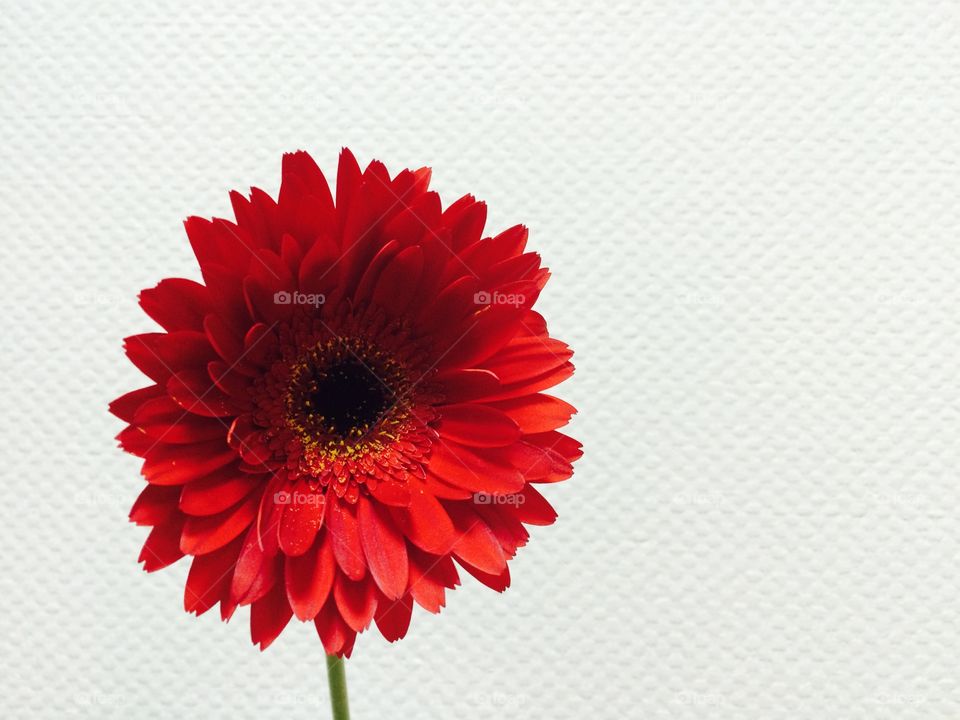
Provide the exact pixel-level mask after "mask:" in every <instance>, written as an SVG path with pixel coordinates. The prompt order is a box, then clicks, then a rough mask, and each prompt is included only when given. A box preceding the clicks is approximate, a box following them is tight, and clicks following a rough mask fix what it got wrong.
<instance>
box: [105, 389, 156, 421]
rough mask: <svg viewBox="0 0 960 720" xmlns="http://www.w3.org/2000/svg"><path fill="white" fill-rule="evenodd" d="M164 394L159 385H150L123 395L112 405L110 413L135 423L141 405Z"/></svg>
mask: <svg viewBox="0 0 960 720" xmlns="http://www.w3.org/2000/svg"><path fill="white" fill-rule="evenodd" d="M163 394H164V392H163V388H161V387H160V386H159V385H149V386H147V387H145V388H140V389H139V390H134V391H132V392H128V393H127V394H126V395H121V396H120V397H118V398H117V399H116V400H114V401H113V402H112V403H110V412H112V413H113V414H114V415H116V416H117V417H118V418H120V419H121V420H123V421H124V422H128V423H129V422H133V417H134V415H136V412H137V410H139V409H140V406H141V405H143V404H144V403H145V402H147V401H148V400H153V399H154V398H158V397H160V396H162V395H163Z"/></svg>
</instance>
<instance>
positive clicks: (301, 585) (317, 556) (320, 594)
mask: <svg viewBox="0 0 960 720" xmlns="http://www.w3.org/2000/svg"><path fill="white" fill-rule="evenodd" d="M336 569H337V565H336V560H335V559H334V557H333V546H332V545H331V544H330V543H329V542H328V541H327V540H326V537H324V536H321V537H320V538H319V539H318V540H317V542H315V543H314V544H313V546H312V547H311V548H310V550H308V551H307V552H306V553H304V554H303V555H300V556H298V557H288V558H287V559H286V561H285V566H284V575H285V578H286V585H287V599H288V600H289V601H290V606H291V607H292V608H293V612H294V613H295V614H296V616H297V618H299V619H300V620H304V621H305V620H312V619H313V618H314V617H316V615H317V613H319V612H320V608H322V607H323V603H324V602H325V601H326V599H327V596H328V595H329V594H330V588H331V587H332V586H333V578H334V575H335V574H336Z"/></svg>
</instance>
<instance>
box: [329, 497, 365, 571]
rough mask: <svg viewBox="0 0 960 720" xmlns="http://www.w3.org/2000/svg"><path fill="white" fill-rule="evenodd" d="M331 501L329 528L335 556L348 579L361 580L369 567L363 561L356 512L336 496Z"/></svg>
mask: <svg viewBox="0 0 960 720" xmlns="http://www.w3.org/2000/svg"><path fill="white" fill-rule="evenodd" d="M329 501H330V508H329V509H328V510H327V527H328V528H329V531H330V533H329V534H330V541H331V543H332V545H333V554H334V556H335V557H336V558H337V564H338V565H339V566H340V569H341V570H343V572H344V573H346V575H347V577H349V578H350V579H351V580H359V579H360V578H362V577H363V576H364V575H365V574H366V572H367V565H366V562H365V561H364V559H363V546H362V545H361V543H360V531H359V529H358V527H357V516H356V514H355V513H356V510H355V509H354V506H352V505H350V504H349V503H344V502H340V501H339V500H336V499H335V496H333V497H331V498H330V500H329Z"/></svg>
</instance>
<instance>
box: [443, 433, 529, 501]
mask: <svg viewBox="0 0 960 720" xmlns="http://www.w3.org/2000/svg"><path fill="white" fill-rule="evenodd" d="M429 468H430V472H431V473H433V474H435V475H436V476H437V477H438V478H440V479H441V480H443V481H444V482H448V483H451V484H453V485H456V486H457V487H462V488H465V489H467V490H471V491H472V492H489V493H512V492H516V491H517V490H519V489H520V488H522V487H523V476H522V475H521V474H520V472H519V471H518V470H517V469H516V468H514V467H512V466H509V465H506V464H503V463H499V462H496V461H495V460H494V459H493V456H492V454H491V453H484V454H482V455H481V454H480V453H479V452H474V451H472V450H470V449H469V448H466V447H464V446H462V445H458V444H457V443H454V442H451V441H449V440H441V441H438V442H436V443H434V444H433V447H432V449H431V454H430V464H429Z"/></svg>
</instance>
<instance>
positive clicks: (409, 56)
mask: <svg viewBox="0 0 960 720" xmlns="http://www.w3.org/2000/svg"><path fill="white" fill-rule="evenodd" d="M0 6H2V7H0V10H2V12H0V68H2V81H0V82H2V92H0V116H2V128H3V132H2V137H0V228H2V229H0V235H2V240H0V288H2V299H3V302H2V306H3V313H2V315H0V318H2V319H0V333H2V339H3V341H2V343H0V379H2V385H3V391H2V403H0V407H2V411H0V412H2V429H3V450H2V458H3V462H2V463H0V468H2V469H0V472H2V474H3V488H4V490H3V494H4V502H3V503H2V504H0V539H2V544H3V549H4V550H3V552H2V553H0V597H2V612H0V631H2V648H3V650H2V653H0V715H3V716H5V717H11V718H27V719H31V718H63V717H78V718H168V717H187V718H193V717H196V718H201V717H202V718H241V717H257V718H324V717H328V716H329V715H328V714H329V708H328V705H327V702H328V699H327V691H326V685H325V683H326V679H325V670H324V661H323V651H322V647H321V645H320V643H319V641H318V640H317V638H316V633H315V632H314V630H313V628H312V626H310V625H305V626H303V627H290V628H288V629H287V630H286V631H285V633H284V634H283V635H282V636H281V637H280V639H279V640H278V641H277V642H276V643H275V644H274V645H273V646H272V647H271V648H269V649H268V650H267V651H266V652H265V653H263V654H261V653H260V652H259V651H258V650H256V649H255V648H254V647H253V646H252V645H251V644H250V641H249V633H248V629H247V618H246V611H240V612H238V614H237V616H236V617H235V618H234V620H233V621H232V622H231V623H229V624H227V625H224V624H222V623H220V622H219V619H218V618H216V617H214V616H213V615H214V614H213V613H211V614H210V615H205V616H204V617H202V618H201V619H199V620H197V619H196V618H194V617H193V616H189V615H187V614H185V613H184V612H183V610H182V605H181V603H182V592H183V590H182V588H183V580H184V577H185V574H186V565H185V563H181V564H179V565H177V566H175V567H174V568H172V569H168V570H165V571H162V572H159V573H155V574H152V575H146V574H145V573H143V571H142V570H141V569H140V568H139V567H138V565H137V563H136V558H137V554H138V553H139V549H140V545H141V544H142V542H143V540H144V537H145V535H146V530H145V529H143V528H137V527H135V526H133V525H131V524H129V523H128V522H127V520H126V515H127V511H128V509H129V506H130V504H131V503H132V501H133V499H134V498H135V497H136V494H137V492H138V491H139V489H140V487H141V483H142V480H141V479H140V478H139V476H138V468H139V463H138V462H137V460H136V459H135V458H132V457H130V456H124V455H123V454H122V453H121V452H120V451H119V450H117V449H116V447H115V444H114V441H113V436H114V435H115V434H116V433H117V432H118V431H119V430H120V429H121V427H122V425H121V423H120V422H119V421H118V420H116V419H115V418H113V417H111V416H109V415H108V414H107V412H106V404H107V402H108V401H109V400H111V399H113V398H114V397H115V396H117V395H119V394H120V393H122V392H124V391H125V390H127V389H128V388H131V387H135V386H137V384H138V383H139V382H140V376H139V373H138V372H137V371H136V370H135V369H134V368H133V367H132V366H131V365H130V364H129V363H128V362H127V361H126V360H125V358H124V357H123V354H122V350H121V344H120V341H121V338H122V337H124V336H126V335H130V334H134V333H136V332H143V331H148V330H150V329H152V325H151V323H150V322H149V320H148V319H147V318H146V317H145V316H144V315H143V314H142V313H141V311H140V310H139V308H138V307H137V305H136V301H135V296H136V293H137V292H138V291H139V290H140V289H142V288H144V287H148V286H152V285H153V284H155V283H156V281H157V280H158V279H159V278H161V277H165V276H178V275H179V276H185V277H197V276H198V271H197V268H196V266H195V262H194V260H193V259H192V254H191V252H190V249H189V246H188V244H187V241H186V237H185V235H184V233H183V228H182V225H181V222H182V220H183V218H184V217H186V216H187V215H191V214H197V215H203V216H210V215H224V214H225V213H228V212H229V201H228V197H227V191H228V190H230V189H232V188H241V189H245V188H246V187H248V186H250V185H257V186H260V187H263V188H265V189H266V190H268V191H270V192H275V191H276V189H277V187H278V184H279V179H280V156H281V153H282V152H284V151H289V150H293V149H297V148H303V149H306V150H309V151H310V152H311V153H312V154H313V155H314V157H315V158H316V159H317V161H318V163H319V164H320V165H321V167H323V168H324V169H325V170H330V171H332V170H333V168H334V167H335V163H336V158H337V154H338V152H339V150H340V147H341V146H343V145H347V146H349V147H350V148H351V149H352V150H353V151H354V152H355V153H356V154H357V156H358V158H359V159H360V160H361V162H364V163H365V162H368V161H369V160H371V159H373V158H378V159H381V160H383V161H384V162H386V163H387V165H388V166H389V167H390V168H392V169H395V168H400V167H406V166H413V167H418V166H421V165H430V166H432V167H433V168H434V185H435V187H436V188H437V189H438V190H439V191H440V192H441V194H442V196H443V198H444V200H445V201H446V202H450V201H452V200H454V199H456V198H457V197H459V196H460V195H462V194H464V193H466V192H472V193H474V194H476V195H477V196H478V197H479V198H482V199H484V200H486V201H487V202H488V204H489V209H490V213H489V222H488V229H489V230H491V231H497V230H499V229H503V228H506V227H508V226H510V225H513V224H515V223H518V222H523V223H526V224H527V225H529V227H530V228H531V239H530V245H531V247H533V248H535V249H537V250H539V251H540V252H541V253H542V254H543V256H544V258H545V263H546V264H547V265H549V266H550V267H551V269H552V271H553V279H552V280H551V282H550V284H549V285H548V287H547V290H546V292H545V293H544V295H543V297H542V298H541V301H540V303H541V306H542V309H543V311H544V313H545V314H546V315H547V317H548V318H549V319H550V326H551V331H552V332H553V333H554V334H556V335H557V336H558V337H560V338H561V339H563V340H565V341H567V342H569V343H570V344H571V345H572V346H573V347H574V348H575V349H576V351H577V355H576V357H575V362H576V364H577V374H576V375H575V377H574V378H573V379H572V380H571V381H570V382H568V383H566V384H565V385H564V386H563V387H562V389H561V390H560V392H559V394H560V395H561V396H562V397H564V398H565V399H567V400H569V401H571V402H572V403H573V404H575V405H576V406H577V407H578V408H579V410H580V413H579V415H578V416H577V417H576V418H575V420H574V423H573V424H572V426H571V433H572V434H573V435H575V436H576V437H577V438H578V439H580V440H582V441H583V442H584V446H585V451H586V455H585V457H584V458H583V460H581V461H580V462H579V463H578V465H577V471H576V474H575V475H574V477H573V479H572V480H571V481H569V482H565V483H561V484H559V485H556V486H552V487H548V488H547V489H546V494H547V496H548V498H549V500H550V501H551V502H552V503H553V504H554V506H555V507H556V508H557V510H558V512H559V513H560V518H559V520H558V522H557V524H556V525H555V526H553V527H551V528H535V529H534V530H533V533H532V535H533V537H532V541H531V543H530V544H529V546H528V547H526V548H524V549H523V550H521V552H520V554H519V556H518V558H517V560H516V561H515V563H513V564H512V571H513V572H512V574H513V586H512V587H511V588H510V590H508V591H507V592H506V593H505V594H503V595H498V594H496V593H494V592H492V591H490V590H488V589H486V588H484V587H482V586H481V585H479V583H476V582H474V581H473V580H472V579H470V578H466V580H465V582H464V586H463V587H462V588H459V589H458V590H457V591H455V592H454V593H452V594H451V595H450V596H449V602H448V607H447V608H446V609H445V610H444V612H443V613H442V614H441V615H440V616H432V615H429V614H428V613H425V612H422V611H419V612H415V614H414V619H413V627H412V629H411V632H410V634H409V636H408V637H407V639H405V640H403V641H402V642H400V643H398V644H395V645H388V644H387V643H386V642H385V641H384V640H383V639H382V638H379V637H378V636H377V635H375V634H373V633H370V634H366V635H363V636H361V638H360V639H359V641H358V644H357V649H356V651H355V653H354V657H353V659H351V660H350V661H349V663H348V670H347V672H348V681H349V684H350V691H351V702H352V706H353V711H354V715H355V717H356V718H358V719H363V718H385V717H396V718H438V719H439V718H451V717H460V718H470V719H473V718H504V717H517V718H551V719H554V720H568V719H569V720H573V719H575V718H576V719H580V718H604V719H606V718H609V719H611V720H613V719H620V718H631V719H632V718H637V719H640V718H644V719H647V718H651V719H653V718H682V719H690V720H709V719H710V718H724V719H727V718H729V719H735V718H749V719H751V720H754V719H755V720H778V719H783V720H802V719H806V718H810V719H820V718H851V719H855V718H863V719H869V720H874V719H878V718H880V719H882V718H897V719H898V720H900V719H902V720H910V719H912V718H944V719H952V718H957V717H960V687H958V676H960V615H958V600H957V598H958V589H960V588H958V585H960V581H958V571H957V563H958V559H960V521H958V510H960V508H958V501H960V483H958V470H957V468H958V465H960V443H958V436H960V371H958V358H960V322H958V320H960V314H958V300H960V283H958V276H960V233H958V231H960V204H958V201H957V198H958V197H960V164H958V163H960V86H958V80H960V46H958V39H960V7H958V6H957V5H956V4H955V3H950V2H916V1H914V2H845V3H836V2H821V1H819V0H815V1H813V2H810V1H805V2H783V1H777V2H774V1H770V2H737V1H731V2H717V3H714V2H646V1H642V0H641V1H640V2H595V3H569V2H562V1H561V2H549V3H546V2H544V3H533V2H529V3H528V2H492V3H476V4H472V5H459V6H458V5H456V4H452V3H433V2H423V1H420V2H379V3H370V4H367V3H356V2H350V3H346V2H337V3H318V2H297V3H283V4H280V3H277V4H275V5H269V6H268V4H266V3H261V2H244V1H234V2H219V1H217V2H204V3H186V2H184V3H174V2H160V3H149V4H148V3H124V2H88V1H84V0H71V1H69V2H68V1H66V0H64V1H62V2H51V1H42V0H41V1H38V2H30V3H26V2H23V3H21V2H14V1H12V0H5V1H4V2H2V3H0ZM331 174H332V172H331Z"/></svg>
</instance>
